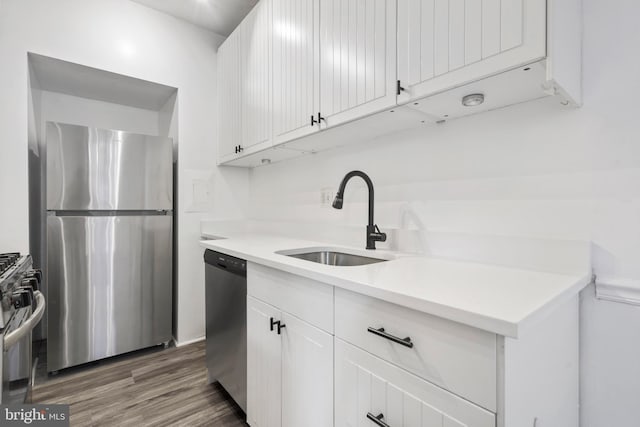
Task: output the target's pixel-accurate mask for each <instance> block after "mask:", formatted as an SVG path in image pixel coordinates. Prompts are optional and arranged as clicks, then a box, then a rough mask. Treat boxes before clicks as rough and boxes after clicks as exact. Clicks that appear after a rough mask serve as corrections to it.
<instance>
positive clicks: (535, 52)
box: [398, 0, 547, 103]
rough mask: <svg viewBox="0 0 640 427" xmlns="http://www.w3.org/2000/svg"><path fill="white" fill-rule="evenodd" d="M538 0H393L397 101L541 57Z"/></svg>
mask: <svg viewBox="0 0 640 427" xmlns="http://www.w3.org/2000/svg"><path fill="white" fill-rule="evenodd" d="M546 13H547V10H546V2H545V1H544V0H506V1H505V0H502V1H501V0H399V1H398V80H400V82H401V85H402V87H403V88H404V91H402V92H401V94H400V96H399V97H398V101H399V102H400V103H403V102H407V101H411V100H415V99H418V98H422V97H424V96H428V95H431V94H433V93H437V92H441V91H444V90H447V89H450V88H452V87H456V86H460V85H462V84H465V83H468V82H470V81H474V80H479V79H483V78H485V77H488V76H490V75H493V74H496V73H499V72H503V71H506V70H509V69H512V68H515V67H518V66H521V65H524V64H528V63H531V62H535V61H537V60H540V59H542V58H544V57H545V56H546V42H547V38H546V20H547V14H546Z"/></svg>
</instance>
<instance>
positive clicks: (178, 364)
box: [33, 342, 247, 427]
mask: <svg viewBox="0 0 640 427" xmlns="http://www.w3.org/2000/svg"><path fill="white" fill-rule="evenodd" d="M204 345H205V344H204V342H200V343H196V344H192V345H188V346H185V347H180V348H169V349H166V350H151V351H146V352H143V353H142V354H133V355H127V356H124V357H119V358H116V359H111V360H106V361H103V362H100V363H99V364H97V365H95V366H89V367H83V368H80V369H75V368H72V369H69V370H65V371H61V373H60V374H58V375H57V376H52V377H49V378H48V379H47V380H46V381H45V382H42V383H40V384H38V382H37V381H36V385H35V387H34V390H33V402H34V403H51V404H54V403H65V404H70V405H71V408H70V411H71V426H73V427H75V426H215V427H240V426H243V427H244V426H246V425H247V424H245V422H244V420H243V415H242V411H241V410H240V409H239V407H238V406H237V405H236V404H235V403H234V402H233V401H231V400H230V398H229V397H228V395H227V394H226V393H225V392H224V390H222V388H221V387H220V386H219V385H217V384H207V372H206V367H205V353H204V352H205V350H204V348H205V347H204Z"/></svg>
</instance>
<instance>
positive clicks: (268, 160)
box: [260, 159, 271, 165]
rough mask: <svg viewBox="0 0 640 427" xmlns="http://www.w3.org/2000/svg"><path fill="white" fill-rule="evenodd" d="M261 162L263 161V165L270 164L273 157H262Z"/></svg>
mask: <svg viewBox="0 0 640 427" xmlns="http://www.w3.org/2000/svg"><path fill="white" fill-rule="evenodd" d="M260 162H261V163H262V164H263V165H268V164H270V163H271V159H262V160H261V161H260Z"/></svg>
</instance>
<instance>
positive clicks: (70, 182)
mask: <svg viewBox="0 0 640 427" xmlns="http://www.w3.org/2000/svg"><path fill="white" fill-rule="evenodd" d="M172 171H173V144H172V140H171V138H162V137H154V136H146V135H139V134H133V133H128V132H122V131H114V130H104V129H96V128H88V127H84V126H75V125H68V124H62V123H53V122H48V123H47V210H66V211H82V210H108V211H111V210H133V211H136V210H171V209H173V172H172Z"/></svg>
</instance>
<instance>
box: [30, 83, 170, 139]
mask: <svg viewBox="0 0 640 427" xmlns="http://www.w3.org/2000/svg"><path fill="white" fill-rule="evenodd" d="M41 92H42V93H41V103H42V107H41V121H42V123H41V126H42V128H41V135H45V133H46V132H45V126H46V122H48V121H52V122H62V123H69V124H74V125H82V126H95V127H99V128H103V129H118V130H124V131H127V132H135V133H143V134H146V135H160V132H159V129H160V113H159V112H158V111H153V110H145V109H143V108H135V107H129V106H126V105H118V104H112V103H110V102H102V101H96V100H93V99H86V98H79V97H77V96H71V95H66V94H62V93H57V92H49V91H46V90H43V91H41Z"/></svg>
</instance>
